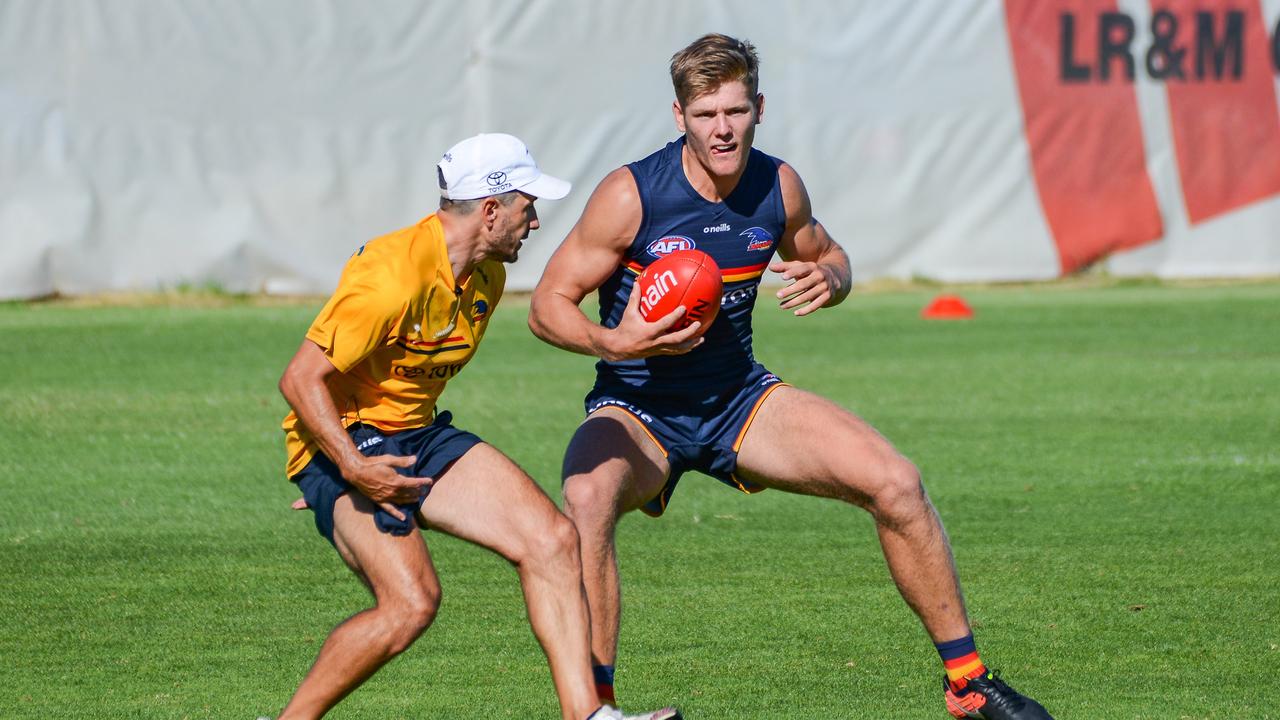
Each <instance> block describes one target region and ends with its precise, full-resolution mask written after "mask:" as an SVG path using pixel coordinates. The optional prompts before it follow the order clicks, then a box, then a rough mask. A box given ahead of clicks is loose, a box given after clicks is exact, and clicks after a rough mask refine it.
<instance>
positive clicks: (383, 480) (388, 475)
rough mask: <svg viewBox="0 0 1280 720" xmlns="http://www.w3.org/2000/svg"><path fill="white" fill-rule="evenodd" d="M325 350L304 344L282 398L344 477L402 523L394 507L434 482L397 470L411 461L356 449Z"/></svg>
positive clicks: (282, 385)
mask: <svg viewBox="0 0 1280 720" xmlns="http://www.w3.org/2000/svg"><path fill="white" fill-rule="evenodd" d="M338 372H339V371H338V368H337V367H335V366H334V364H333V362H332V361H330V359H329V356H328V355H326V354H325V351H324V350H323V349H322V348H321V347H320V346H319V345H317V344H316V343H315V341H313V340H311V339H310V338H308V339H305V340H303V341H302V345H301V346H300V347H299V348H298V351H297V352H296V353H294V355H293V359H292V360H290V361H289V365H288V366H287V367H286V368H285V370H284V374H283V375H282V376H281V377H280V394H281V395H284V399H285V400H286V401H287V402H288V403H289V407H291V408H293V411H294V412H295V413H296V414H297V415H298V419H299V420H301V421H302V424H303V425H304V426H306V428H307V431H308V432H310V433H311V435H312V436H313V437H314V438H315V441H316V444H317V445H318V446H319V448H320V451H321V452H323V453H324V454H325V456H326V457H328V458H329V459H330V460H332V461H333V463H334V464H335V465H337V466H338V469H339V470H340V471H341V473H342V477H343V478H345V479H346V481H347V482H349V483H351V484H352V485H354V486H355V487H356V489H357V490H359V491H360V492H361V494H363V495H364V496H365V497H367V498H369V499H370V500H372V501H373V502H375V503H377V504H378V505H379V506H381V507H382V509H383V510H386V511H387V512H388V513H390V514H391V515H392V516H393V517H396V518H398V519H401V520H403V519H404V513H402V512H400V510H399V508H397V507H396V506H395V505H394V504H393V503H410V502H415V501H417V500H418V498H419V497H421V495H422V492H423V488H425V487H426V486H428V485H430V484H431V482H432V480H431V478H413V477H405V476H403V475H400V474H399V473H397V472H396V468H398V467H410V466H411V465H413V463H414V458H413V457H412V456H393V455H375V456H372V457H366V456H365V455H363V454H361V453H360V451H359V450H357V449H356V445H355V442H353V441H352V440H351V436H350V435H348V434H347V431H346V429H345V428H343V427H342V422H341V421H340V420H339V419H338V408H337V407H335V406H334V404H333V397H332V396H331V395H330V394H329V388H328V384H327V383H328V381H329V379H330V378H331V377H333V376H334V375H336V374H337V373H338Z"/></svg>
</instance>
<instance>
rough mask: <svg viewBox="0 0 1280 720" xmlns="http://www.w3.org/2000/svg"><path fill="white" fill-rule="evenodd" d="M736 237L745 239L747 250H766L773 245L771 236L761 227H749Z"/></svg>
mask: <svg viewBox="0 0 1280 720" xmlns="http://www.w3.org/2000/svg"><path fill="white" fill-rule="evenodd" d="M738 237H744V238H746V239H747V249H748V250H768V249H769V248H771V247H773V236H772V235H770V234H769V231H768V230H765V229H764V228H762V227H749V228H747V229H746V230H743V231H742V232H740V233H738Z"/></svg>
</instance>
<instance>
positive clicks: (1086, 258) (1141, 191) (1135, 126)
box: [1004, 0, 1164, 274]
mask: <svg viewBox="0 0 1280 720" xmlns="http://www.w3.org/2000/svg"><path fill="white" fill-rule="evenodd" d="M1004 9H1005V22H1006V27H1007V28H1008V32H1009V41H1010V42H1009V44H1010V48H1011V49H1012V51H1013V60H1014V68H1015V74H1016V75H1017V81H1018V92H1019V95H1020V96H1021V98H1022V113H1023V122H1024V126H1025V132H1026V136H1027V142H1028V144H1029V145H1030V148H1031V165H1032V171H1033V173H1034V175H1035V179H1036V187H1037V189H1038V190H1039V192H1040V204H1041V207H1043V209H1044V215H1045V220H1046V221H1047V222H1048V224H1049V230H1050V232H1052V233H1053V241H1054V244H1055V245H1057V248H1058V258H1059V265H1060V267H1061V270H1062V272H1063V273H1064V274H1065V273H1070V272H1072V271H1075V270H1078V269H1080V268H1082V267H1085V266H1087V265H1089V264H1090V263H1093V262H1095V261H1097V260H1099V259H1101V258H1103V257H1105V256H1106V255H1107V254H1108V253H1111V252H1113V251H1115V250H1121V249H1126V248H1133V247H1138V246H1140V245H1145V244H1147V243H1150V242H1152V241H1154V240H1157V239H1159V238H1160V237H1161V236H1162V235H1163V234H1164V228H1163V224H1162V223H1161V220H1160V209H1159V207H1158V205H1157V204H1156V197H1155V191H1154V190H1153V189H1152V185H1151V178H1150V176H1149V175H1148V174H1147V165H1146V151H1145V150H1144V148H1143V141H1142V123H1141V120H1140V119H1139V117H1138V99H1137V95H1136V93H1135V92H1134V88H1133V83H1132V82H1131V81H1130V80H1129V79H1128V77H1127V76H1126V74H1125V67H1124V65H1123V63H1122V62H1120V61H1118V60H1115V59H1114V58H1113V59H1112V60H1111V61H1109V62H1108V63H1107V68H1106V69H1105V71H1104V68H1103V65H1102V64H1101V63H1099V60H1098V56H1099V53H1098V49H1099V45H1100V43H1099V41H1098V29H1099V25H1100V24H1101V22H1100V19H1099V17H1100V15H1101V14H1102V13H1105V12H1114V11H1115V10H1116V3H1115V0H1057V1H1056V2H1046V1H1045V0H1005V5H1004ZM1064 18H1070V23H1071V30H1072V32H1071V33H1070V38H1069V39H1070V40H1071V43H1070V45H1067V44H1066V40H1067V39H1068V37H1067V36H1068V33H1067V32H1066V29H1067V25H1066V24H1067V22H1068V21H1067V20H1066V19H1064ZM1068 52H1069V53H1070V55H1068V54H1067V53H1068ZM1068 60H1070V62H1068ZM1067 67H1071V68H1074V69H1075V71H1074V75H1075V76H1082V75H1083V76H1086V77H1080V78H1079V79H1078V80H1071V81H1069V80H1065V79H1064V78H1063V74H1064V69H1065V68H1067Z"/></svg>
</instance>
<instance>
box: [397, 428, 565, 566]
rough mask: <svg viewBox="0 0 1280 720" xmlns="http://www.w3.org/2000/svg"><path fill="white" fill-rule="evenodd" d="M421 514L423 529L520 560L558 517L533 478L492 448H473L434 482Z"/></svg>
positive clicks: (553, 504) (490, 446)
mask: <svg viewBox="0 0 1280 720" xmlns="http://www.w3.org/2000/svg"><path fill="white" fill-rule="evenodd" d="M435 480H436V481H435V484H434V485H432V487H431V493H430V494H429V495H427V499H426V500H425V501H423V503H422V508H421V510H420V511H419V514H420V516H421V518H422V520H423V522H424V523H425V524H426V527H428V528H431V529H433V530H439V531H441V532H445V533H448V534H450V535H453V536H454V537H458V538H462V539H463V540H467V541H469V542H473V543H476V544H477V545H481V546H483V547H487V548H489V549H491V550H493V551H495V552H497V553H498V554H500V555H502V556H503V557H506V558H509V559H510V558H515V557H520V556H521V555H522V554H523V551H524V548H525V547H526V545H527V543H528V542H529V541H530V539H531V538H537V537H539V536H540V535H542V534H544V533H545V531H546V529H547V528H548V527H549V526H550V524H551V523H553V522H554V521H555V520H556V518H557V516H558V515H559V513H560V511H559V510H558V509H556V506H555V503H553V502H551V498H549V497H547V494H546V493H545V492H543V491H542V488H540V487H538V485H537V483H535V482H534V481H533V478H531V477H529V475H528V474H527V473H525V471H524V470H522V469H520V467H519V466H518V465H516V464H515V462H513V461H512V460H511V459H510V458H508V457H507V456H506V455H503V454H502V452H500V451H499V450H498V449H496V448H494V447H493V446H492V445H488V444H485V443H481V444H479V445H475V446H473V447H472V448H471V449H470V450H468V451H467V452H466V453H465V454H464V455H463V456H462V457H460V458H458V459H457V460H456V461H455V462H454V463H453V464H452V465H450V466H449V468H448V469H447V470H445V471H444V472H443V473H441V475H440V477H438V478H436V479H435Z"/></svg>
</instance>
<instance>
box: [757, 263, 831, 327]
mask: <svg viewBox="0 0 1280 720" xmlns="http://www.w3.org/2000/svg"><path fill="white" fill-rule="evenodd" d="M769 269H770V270H772V271H773V272H776V273H782V279H783V280H790V281H792V282H791V283H790V284H789V285H787V286H786V287H784V288H782V289H781V290H779V291H778V299H779V300H781V302H780V303H778V305H779V306H780V307H781V308H782V309H783V310H791V309H793V308H798V309H796V310H795V312H794V314H795V315H796V316H797V317H799V316H801V315H808V314H809V313H811V312H814V311H815V310H818V309H819V308H822V307H824V306H825V305H826V304H827V302H828V301H830V300H831V296H832V292H831V291H832V288H833V287H834V285H835V283H834V276H833V274H832V272H833V271H831V270H830V269H828V268H826V267H824V266H823V265H820V264H818V263H816V262H809V261H804V260H780V261H778V262H774V263H770V264H769ZM802 306H803V307H802Z"/></svg>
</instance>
